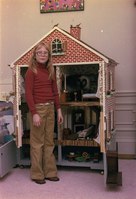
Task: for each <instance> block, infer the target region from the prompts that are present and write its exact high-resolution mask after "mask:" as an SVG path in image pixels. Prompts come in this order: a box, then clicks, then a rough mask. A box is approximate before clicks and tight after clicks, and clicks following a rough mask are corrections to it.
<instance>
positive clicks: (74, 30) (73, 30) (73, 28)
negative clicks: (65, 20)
mask: <svg viewBox="0 0 136 199" xmlns="http://www.w3.org/2000/svg"><path fill="white" fill-rule="evenodd" d="M79 26H80V24H79V25H76V26H72V25H71V26H70V34H71V35H72V36H73V37H75V38H76V39H78V40H80V36H81V28H80V27H79Z"/></svg>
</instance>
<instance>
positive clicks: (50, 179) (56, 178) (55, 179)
mask: <svg viewBox="0 0 136 199" xmlns="http://www.w3.org/2000/svg"><path fill="white" fill-rule="evenodd" d="M45 179H46V180H49V181H54V182H57V181H59V180H60V179H59V178H58V177H50V178H45Z"/></svg>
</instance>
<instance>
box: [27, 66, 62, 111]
mask: <svg viewBox="0 0 136 199" xmlns="http://www.w3.org/2000/svg"><path fill="white" fill-rule="evenodd" d="M25 95H26V102H27V104H28V107H29V110H30V112H31V113H32V114H35V113H37V112H36V108H35V104H38V103H46V102H54V104H55V107H56V109H58V108H60V103H59V94H58V89H57V84H56V80H50V79H49V72H48V70H47V69H46V68H43V67H42V66H38V67H37V73H34V72H33V71H32V70H31V69H29V68H28V70H27V72H26V75H25Z"/></svg>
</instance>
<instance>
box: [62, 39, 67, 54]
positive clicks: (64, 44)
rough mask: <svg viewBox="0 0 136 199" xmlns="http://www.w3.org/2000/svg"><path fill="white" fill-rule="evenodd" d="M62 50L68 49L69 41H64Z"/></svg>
mask: <svg viewBox="0 0 136 199" xmlns="http://www.w3.org/2000/svg"><path fill="white" fill-rule="evenodd" d="M62 50H63V52H66V50H67V41H64V42H63V43H62Z"/></svg>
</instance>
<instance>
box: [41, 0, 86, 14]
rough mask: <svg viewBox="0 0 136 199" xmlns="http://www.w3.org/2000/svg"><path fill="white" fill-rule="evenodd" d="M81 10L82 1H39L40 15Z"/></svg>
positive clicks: (82, 6)
mask: <svg viewBox="0 0 136 199" xmlns="http://www.w3.org/2000/svg"><path fill="white" fill-rule="evenodd" d="M83 10H84V0H40V13H54V12H68V11H83Z"/></svg>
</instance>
